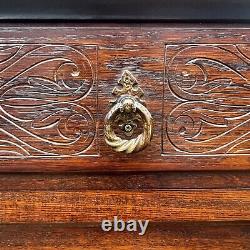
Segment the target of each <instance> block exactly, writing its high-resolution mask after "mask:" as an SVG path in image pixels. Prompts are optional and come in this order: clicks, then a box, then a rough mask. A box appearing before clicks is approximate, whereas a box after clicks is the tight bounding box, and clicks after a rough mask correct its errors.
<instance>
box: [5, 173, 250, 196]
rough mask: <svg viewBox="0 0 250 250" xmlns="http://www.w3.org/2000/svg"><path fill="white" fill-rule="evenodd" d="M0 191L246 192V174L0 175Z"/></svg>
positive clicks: (248, 179)
mask: <svg viewBox="0 0 250 250" xmlns="http://www.w3.org/2000/svg"><path fill="white" fill-rule="evenodd" d="M0 183H4V185H0V191H11V192H12V191H86V190H88V191H90V190H128V191H129V190H130V191H132V190H135V191H139V190H145V191H152V190H166V189H175V190H177V189H178V190H183V189H221V188H222V189H234V190H235V189H247V188H248V189H249V188H250V172H249V171H214V172H206V171H204V172H199V171H197V172H140V173H127V172H124V173H105V174H104V173H77V174H76V173H66V174H49V173H47V174H41V173H15V174H0Z"/></svg>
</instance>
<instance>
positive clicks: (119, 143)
mask: <svg viewBox="0 0 250 250" xmlns="http://www.w3.org/2000/svg"><path fill="white" fill-rule="evenodd" d="M119 85H120V86H121V87H120V88H118V87H115V88H114V90H113V94H114V95H115V96H117V99H116V100H115V101H113V106H112V108H111V110H110V111H109V112H108V114H107V115H106V117H105V121H104V136H105V141H106V143H107V144H108V145H109V146H111V147H112V148H113V149H114V150H115V151H117V152H125V153H133V152H138V151H141V150H142V149H144V148H145V147H146V146H147V145H148V144H149V143H150V141H151V138H152V127H153V119H152V116H151V114H150V112H149V111H148V109H147V108H146V107H145V104H144V103H143V102H142V101H141V99H140V98H141V97H142V96H143V91H142V89H141V88H140V87H138V83H137V80H136V79H135V77H134V76H133V75H132V74H131V73H130V72H129V71H127V70H126V71H124V72H123V74H122V77H121V79H120V80H119ZM117 121H121V124H120V125H119V126H120V127H122V129H123V132H124V133H125V135H126V136H127V137H131V136H132V135H133V129H134V127H136V123H135V121H137V122H139V123H141V124H140V125H141V126H142V129H143V131H142V133H140V134H139V135H138V136H136V137H135V138H131V139H122V138H121V137H119V136H117V135H116V133H115V129H114V126H116V124H117Z"/></svg>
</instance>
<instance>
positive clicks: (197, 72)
mask: <svg viewBox="0 0 250 250" xmlns="http://www.w3.org/2000/svg"><path fill="white" fill-rule="evenodd" d="M165 59H166V84H165V92H164V102H163V104H164V118H163V119H164V121H163V131H164V132H163V153H164V154H165V155H230V154H232V155H243V154H247V155H248V154H250V70H249V69H250V67H249V65H250V45H249V44H234V45H232V44H179V45H177V44H176V45H167V46H166V58H165Z"/></svg>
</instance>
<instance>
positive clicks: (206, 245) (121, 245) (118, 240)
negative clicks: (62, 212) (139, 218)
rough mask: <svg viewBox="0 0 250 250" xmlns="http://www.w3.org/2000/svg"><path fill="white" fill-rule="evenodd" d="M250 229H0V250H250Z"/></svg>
mask: <svg viewBox="0 0 250 250" xmlns="http://www.w3.org/2000/svg"><path fill="white" fill-rule="evenodd" d="M249 236H250V226H249V224H246V223H243V222H240V223H231V222H229V223H225V222H220V223H206V222H203V223H200V222H199V223H190V222H186V223H176V222H175V223H173V222H172V223H155V224H152V225H150V226H149V229H148V233H147V234H146V235H145V236H144V237H140V236H138V234H136V233H131V234H130V233H125V232H119V233H115V232H110V233H109V234H104V233H103V232H102V231H101V230H100V228H99V227H98V226H97V225H95V224H89V225H82V224H79V225H65V224H59V225H58V224H57V225H55V224H52V225H51V224H46V225H34V224H28V225H27V224H26V225H2V226H0V247H1V249H4V250H5V249H18V250H19V249H20V250H23V249H36V250H43V249H73V250H80V249H81V250H82V249H91V250H92V249H118V250H123V249H131V250H132V249H143V250H145V249H147V250H149V249H150V250H151V249H157V250H162V249H171V250H172V249H188V250H189V249H190V250H191V249H192V250H193V249H198V250H201V249H202V250H206V249H211V248H212V249H216V250H218V249H220V250H222V249H230V250H231V249H232V250H233V249H249V244H250V240H249V239H250V237H249Z"/></svg>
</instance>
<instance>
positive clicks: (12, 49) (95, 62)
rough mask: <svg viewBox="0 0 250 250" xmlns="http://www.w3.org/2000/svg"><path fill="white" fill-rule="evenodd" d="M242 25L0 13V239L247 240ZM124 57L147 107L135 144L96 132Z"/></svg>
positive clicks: (215, 245) (216, 243) (8, 244)
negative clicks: (122, 150)
mask: <svg viewBox="0 0 250 250" xmlns="http://www.w3.org/2000/svg"><path fill="white" fill-rule="evenodd" d="M249 31H250V27H249V25H248V24H246V25H244V26H243V25H223V26H218V25H210V26H208V25H177V24H172V25H170V24H168V25H166V24H158V25H149V24H144V25H142V24H123V25H115V24H103V25H101V24H98V25H97V24H76V25H74V24H70V25H69V24H60V25H59V24H58V25H56V24H53V25H52V24H32V25H31V24H28V23H26V24H23V25H21V24H1V27H0V96H1V103H0V107H1V110H0V129H1V131H0V171H1V172H2V173H1V174H0V183H1V185H0V222H1V225H0V248H1V249H39V250H40V249H135V248H136V249H232V250H235V249H249V244H250V242H249V238H250V237H249V228H250V224H249V221H250V172H249V167H250V164H249V163H250V156H249V149H250V144H249V134H248V133H249V118H248V116H249V57H250V56H249V48H250V47H249V40H250V32H249ZM124 69H126V70H129V71H130V72H132V74H133V75H134V76H135V77H136V78H137V79H138V82H139V84H140V87H141V88H142V89H143V91H144V93H145V96H144V97H143V99H144V101H145V102H146V104H147V108H148V110H149V111H150V112H151V114H152V116H153V119H154V132H153V139H152V142H151V145H150V146H148V147H147V148H146V149H145V150H144V151H142V152H139V153H136V154H134V155H123V154H119V153H114V152H113V151H112V149H111V148H109V147H108V146H107V145H106V144H105V142H104V137H103V125H104V124H103V121H104V117H105V115H106V114H107V112H108V111H109V109H110V106H109V102H110V101H111V100H112V99H113V96H112V95H111V91H112V89H113V88H114V87H115V86H116V85H117V81H118V79H119V78H120V76H121V73H122V71H123V70H124ZM83 80H84V81H83ZM79 135H80V136H79ZM77 136H79V138H78V140H75V139H76V138H77ZM131 170H133V171H132V172H131ZM166 170H167V171H166ZM200 170H202V171H200ZM36 172H37V173H36ZM114 215H118V216H120V217H121V218H123V219H149V220H150V221H151V222H150V227H149V229H148V232H147V233H146V235H145V236H142V237H139V236H137V235H134V234H129V233H114V232H110V233H103V232H102V231H101V229H100V223H101V220H102V219H108V218H110V219H112V217H113V216H114Z"/></svg>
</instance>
